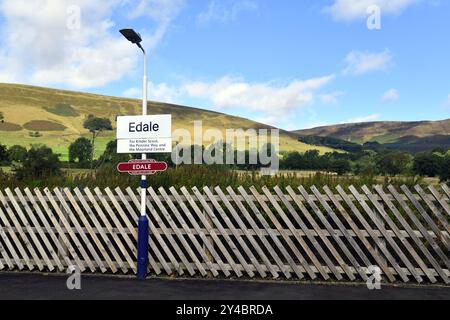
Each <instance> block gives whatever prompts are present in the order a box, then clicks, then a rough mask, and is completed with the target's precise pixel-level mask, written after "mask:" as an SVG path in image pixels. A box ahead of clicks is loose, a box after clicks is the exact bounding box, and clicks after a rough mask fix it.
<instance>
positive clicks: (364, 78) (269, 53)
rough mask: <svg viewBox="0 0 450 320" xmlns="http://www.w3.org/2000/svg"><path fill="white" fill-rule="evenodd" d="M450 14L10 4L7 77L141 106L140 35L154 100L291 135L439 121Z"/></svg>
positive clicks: (190, 1)
mask: <svg viewBox="0 0 450 320" xmlns="http://www.w3.org/2000/svg"><path fill="white" fill-rule="evenodd" d="M372 5H377V7H375V9H376V8H378V9H379V10H380V18H381V29H377V30H369V28H368V27H367V20H368V19H369V17H371V18H372V17H374V16H373V14H375V17H377V16H376V13H377V12H376V11H373V9H374V8H373V6H372ZM371 6H372V7H371ZM369 7H371V9H369V12H368V11H367V10H368V8H369ZM77 10H78V11H77ZM78 17H79V19H78ZM449 18H450V2H449V1H443V0H442V1H439V0H322V1H298V0H281V1H280V0H278V1H276V0H240V1H238V0H195V1H194V0H136V1H133V0H111V1H103V0H89V1H88V0H73V1H69V0H46V1H37V0H16V1H7V0H0V32H1V33H2V34H4V35H5V36H4V37H3V38H2V40H0V81H2V82H19V83H28V84H34V85H41V86H49V87H56V88H65V89H71V90H78V91H86V92H93V93H100V94H107V95H113V96H127V97H140V88H141V78H140V77H141V60H140V58H141V57H140V54H139V51H138V49H137V48H134V47H133V46H131V45H129V44H128V43H127V42H126V41H125V40H123V39H122V38H121V36H120V34H118V29H121V28H122V27H133V28H136V29H137V30H139V31H140V32H141V33H142V35H143V37H144V44H145V45H146V47H147V48H148V50H149V52H150V61H149V62H150V74H149V76H150V80H151V84H150V98H151V99H154V100H158V101H163V102H173V103H179V104H184V105H189V106H195V107H201V108H205V109H210V110H215V111H220V112H225V113H229V114H233V115H238V116H243V117H246V118H250V119H252V120H258V121H261V122H265V123H269V124H272V125H276V126H279V127H281V128H284V129H300V128H308V127H313V126H319V125H327V124H336V123H344V122H361V121H375V120H408V121H409V120H425V119H427V120H440V119H445V118H450V116H449V114H450V79H449V76H450V61H449V58H448V57H449V53H450V41H448V30H450V19H449ZM371 21H373V20H371Z"/></svg>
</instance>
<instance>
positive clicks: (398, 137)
mask: <svg viewBox="0 0 450 320" xmlns="http://www.w3.org/2000/svg"><path fill="white" fill-rule="evenodd" d="M295 133H296V134H297V135H299V136H300V140H302V141H303V142H306V143H311V142H310V140H311V139H310V138H309V139H310V140H308V137H316V138H317V139H319V140H320V137H326V138H333V139H339V140H342V141H346V142H348V143H356V144H365V143H378V144H380V147H381V148H388V149H396V150H403V151H410V152H422V151H431V150H433V149H436V148H443V149H449V148H450V119H448V120H442V121H416V122H367V123H352V124H340V125H334V126H325V127H318V128H313V129H306V130H298V131H295ZM317 139H316V140H317ZM325 145H328V146H332V147H334V146H335V144H325ZM344 149H345V148H344Z"/></svg>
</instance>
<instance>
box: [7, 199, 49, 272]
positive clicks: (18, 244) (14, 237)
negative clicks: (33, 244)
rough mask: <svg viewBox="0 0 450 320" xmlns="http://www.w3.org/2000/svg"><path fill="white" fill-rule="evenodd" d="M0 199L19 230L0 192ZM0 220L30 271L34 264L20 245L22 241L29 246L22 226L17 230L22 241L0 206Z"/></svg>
mask: <svg viewBox="0 0 450 320" xmlns="http://www.w3.org/2000/svg"><path fill="white" fill-rule="evenodd" d="M0 201H1V202H2V203H3V206H4V208H5V210H6V213H7V214H8V215H9V216H11V219H12V220H13V224H14V225H15V227H16V230H19V229H18V228H17V220H16V219H15V216H14V214H13V212H12V211H11V209H10V207H9V205H8V203H7V202H6V200H5V198H4V197H3V194H2V193H1V192H0ZM0 220H1V221H2V222H3V225H4V226H5V227H6V229H7V230H8V231H9V235H10V236H11V240H12V243H14V244H15V245H16V246H17V248H18V250H19V253H20V255H21V256H22V258H23V260H24V262H25V264H26V265H27V267H28V269H30V271H32V270H33V269H34V267H35V266H34V264H33V263H32V262H31V260H30V258H29V256H28V253H27V252H26V251H25V249H24V247H23V246H22V243H23V244H24V245H25V247H29V246H30V244H29V242H28V239H27V238H26V237H25V235H24V234H23V231H22V228H20V230H21V231H22V232H20V231H19V232H20V236H21V238H22V240H23V241H20V240H19V239H18V238H17V235H16V233H15V232H14V231H13V230H12V226H11V224H10V223H9V221H8V218H7V217H6V215H5V214H4V213H3V211H2V209H1V207H0ZM33 258H34V257H33ZM42 269H43V266H42V264H41V268H40V270H42Z"/></svg>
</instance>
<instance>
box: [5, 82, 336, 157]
mask: <svg viewBox="0 0 450 320" xmlns="http://www.w3.org/2000/svg"><path fill="white" fill-rule="evenodd" d="M140 108H141V102H140V101H139V100H134V99H124V98H115V97H107V96H100V95H94V94H87V93H78V92H71V91H63V90H55V89H47V88H39V87H32V86H24V85H15V84H0V112H2V113H3V115H4V117H5V119H4V120H5V123H4V124H3V125H0V143H1V144H5V145H7V146H12V145H15V144H18V145H22V146H25V147H30V146H31V145H33V144H45V145H48V146H49V147H51V148H52V149H54V151H55V152H57V153H59V154H61V160H67V158H68V147H69V145H70V143H71V142H73V141H75V140H76V139H77V138H79V137H81V136H86V137H89V132H88V131H87V130H86V129H84V128H83V122H84V120H85V119H86V117H87V116H88V115H90V114H93V115H94V116H97V117H105V118H109V119H110V120H111V122H112V123H113V126H114V125H115V119H116V117H117V116H119V115H133V114H134V115H138V114H139V113H140ZM149 110H150V112H151V114H171V115H172V117H173V130H176V129H185V130H187V131H188V132H189V133H190V135H191V136H193V122H194V121H202V122H203V129H204V131H205V130H207V129H213V128H214V129H219V130H220V131H221V132H222V134H223V136H224V137H225V131H226V130H227V129H244V130H248V129H269V128H270V127H269V126H267V125H264V124H261V123H256V122H253V121H250V120H247V119H243V118H238V117H233V116H228V115H225V114H221V113H216V112H211V111H206V110H201V109H195V108H189V107H184V106H177V105H171V104H164V103H156V102H151V103H150V105H149ZM34 131H39V133H40V134H41V135H42V136H41V137H37V138H36V137H31V136H30V132H34ZM114 136H115V132H114V131H112V132H105V133H102V134H101V136H100V137H99V139H98V141H97V144H96V156H99V155H101V154H102V153H103V151H104V149H105V146H106V144H107V143H108V142H109V141H111V140H114ZM207 144H208V143H207V142H205V145H207ZM312 149H316V150H319V151H320V153H322V154H323V153H326V152H331V151H334V150H333V149H330V148H326V147H315V146H310V145H307V144H304V143H302V142H299V141H298V140H297V136H296V135H295V134H293V133H290V132H287V131H281V132H280V151H299V152H305V151H308V150H312Z"/></svg>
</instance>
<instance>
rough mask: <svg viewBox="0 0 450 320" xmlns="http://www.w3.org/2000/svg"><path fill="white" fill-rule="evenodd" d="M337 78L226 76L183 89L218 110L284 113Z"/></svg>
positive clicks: (307, 102) (311, 98) (309, 100)
mask: <svg viewBox="0 0 450 320" xmlns="http://www.w3.org/2000/svg"><path fill="white" fill-rule="evenodd" d="M334 78H335V76H334V75H329V76H325V77H321V78H314V79H309V80H304V81H302V80H294V81H292V82H291V83H289V84H287V85H284V86H283V85H277V84H275V83H248V82H245V81H243V80H241V79H236V78H230V77H223V78H221V79H219V80H217V81H215V82H212V83H206V82H194V83H191V84H187V85H185V86H184V88H183V91H184V92H185V93H186V94H187V95H189V96H191V97H195V98H204V99H208V100H210V101H211V102H212V104H213V106H214V107H215V108H216V109H219V110H223V109H230V108H245V109H247V110H250V111H254V112H262V113H264V114H265V116H267V115H276V116H278V117H279V116H281V115H285V114H288V113H289V112H290V111H292V110H295V109H297V108H301V107H304V106H307V105H310V104H312V103H313V102H314V99H315V93H316V91H317V90H318V89H320V88H322V87H323V86H325V85H326V84H328V83H330V82H331V81H332V80H333V79H334Z"/></svg>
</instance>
